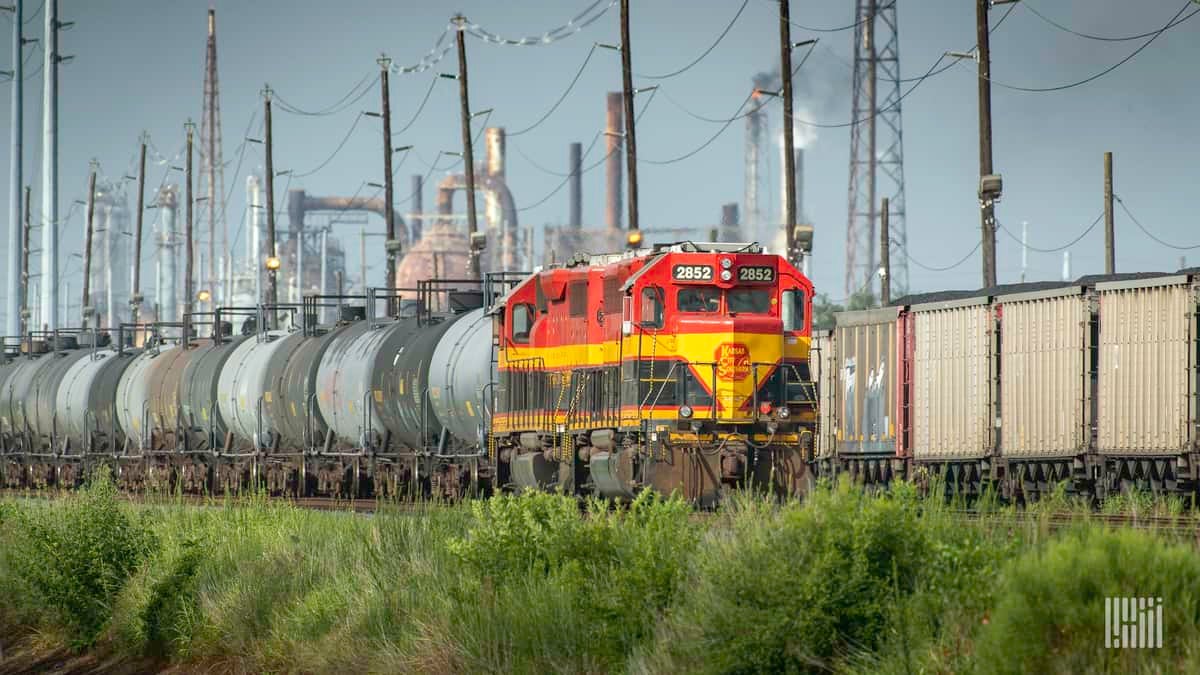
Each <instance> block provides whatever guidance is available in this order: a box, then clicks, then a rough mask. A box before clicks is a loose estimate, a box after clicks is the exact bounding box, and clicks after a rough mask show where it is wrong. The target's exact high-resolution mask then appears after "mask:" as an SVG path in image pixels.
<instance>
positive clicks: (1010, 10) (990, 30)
mask: <svg viewBox="0 0 1200 675" xmlns="http://www.w3.org/2000/svg"><path fill="white" fill-rule="evenodd" d="M1018 4H1020V3H1013V4H1011V5H1009V6H1008V9H1007V10H1005V11H1004V14H1002V15H1000V18H999V19H998V20H997V21H996V24H995V25H993V26H991V27H990V28H988V35H991V34H992V33H994V32H996V29H997V28H999V27H1000V26H1001V24H1003V23H1004V21H1005V19H1007V18H1008V17H1009V15H1011V14H1012V13H1013V10H1015V9H1016V8H1017V5H1018ZM978 48H979V43H975V44H974V45H971V48H970V49H967V50H966V51H968V52H970V51H974V50H975V49H978ZM943 58H945V55H944V54H943ZM938 60H939V61H941V59H938ZM956 65H958V62H957V60H955V61H952V62H950V63H947V64H946V65H945V66H943V67H942V68H941V69H939V70H936V71H932V72H928V73H926V74H924V75H921V76H920V77H902V78H900V79H898V80H890V81H892V82H896V83H899V84H908V83H909V82H916V81H923V80H927V79H929V78H931V77H936V76H938V75H941V74H942V73H944V72H946V71H947V70H950V69H951V68H953V67H954V66H956Z"/></svg>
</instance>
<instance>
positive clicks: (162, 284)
mask: <svg viewBox="0 0 1200 675" xmlns="http://www.w3.org/2000/svg"><path fill="white" fill-rule="evenodd" d="M178 194H179V188H177V187H176V186H174V185H167V186H166V187H164V188H163V189H161V190H159V192H158V198H157V199H156V201H157V202H158V212H159V213H160V214H162V229H161V230H160V231H159V238H158V247H159V249H158V279H157V282H158V283H157V284H156V285H155V292H156V293H157V294H158V319H159V321H178V320H179V290H178V288H179V287H178V286H177V281H178V279H179V265H178V262H179V251H178V242H179V235H178V229H177V228H178V224H177V216H178V207H179V196H178Z"/></svg>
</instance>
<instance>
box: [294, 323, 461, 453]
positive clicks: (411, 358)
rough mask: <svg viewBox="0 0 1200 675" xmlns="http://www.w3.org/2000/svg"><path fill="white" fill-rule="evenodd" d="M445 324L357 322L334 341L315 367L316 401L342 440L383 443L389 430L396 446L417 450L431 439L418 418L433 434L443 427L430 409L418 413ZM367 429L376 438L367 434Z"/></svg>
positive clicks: (434, 435) (330, 426)
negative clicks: (373, 324)
mask: <svg viewBox="0 0 1200 675" xmlns="http://www.w3.org/2000/svg"><path fill="white" fill-rule="evenodd" d="M449 325H450V322H448V321H439V322H434V323H429V322H425V323H421V322H418V321H417V320H416V319H414V318H402V319H398V320H395V321H389V322H387V323H385V324H383V325H377V326H375V327H371V326H370V325H369V324H368V323H367V322H360V323H357V324H355V325H354V326H352V327H351V328H349V329H347V330H346V331H344V332H343V333H341V334H340V335H339V336H338V337H337V338H335V339H334V340H333V342H332V343H331V344H330V345H329V348H328V350H327V351H326V353H325V357H324V358H323V359H322V360H321V365H320V368H319V369H318V370H317V392H318V396H317V403H318V406H319V407H320V411H321V415H322V417H323V418H324V421H325V423H326V424H327V425H328V426H329V428H330V429H332V430H333V432H334V435H335V436H336V437H337V439H338V440H339V441H340V442H341V443H342V444H344V445H350V446H354V447H359V446H361V445H362V444H363V441H364V440H369V441H371V442H372V443H381V442H383V441H384V439H386V438H387V436H388V432H389V431H390V432H391V434H392V437H393V439H394V440H395V441H396V443H397V444H398V445H401V446H404V447H407V448H409V449H414V448H420V447H423V446H424V444H425V443H426V442H430V440H431V439H427V438H422V433H421V432H422V421H424V423H425V429H426V430H427V431H428V433H429V434H430V436H432V437H433V438H436V435H437V434H438V433H439V432H440V431H441V425H440V424H439V423H438V421H437V417H436V416H435V415H434V414H433V411H432V409H429V408H428V407H425V409H424V411H422V405H421V399H422V398H423V397H425V392H426V389H427V388H428V386H427V385H428V383H427V377H428V372H429V371H428V363H429V362H430V360H431V359H432V358H433V351H434V349H435V347H436V346H437V341H438V339H439V338H440V337H441V335H442V334H443V333H444V332H445V331H446V329H447V328H448V327H449ZM364 404H365V405H366V406H367V409H366V410H365V411H364V409H363V406H364ZM368 429H369V430H370V432H371V434H373V435H374V438H371V439H367V438H365V436H366V434H364V431H365V430H368Z"/></svg>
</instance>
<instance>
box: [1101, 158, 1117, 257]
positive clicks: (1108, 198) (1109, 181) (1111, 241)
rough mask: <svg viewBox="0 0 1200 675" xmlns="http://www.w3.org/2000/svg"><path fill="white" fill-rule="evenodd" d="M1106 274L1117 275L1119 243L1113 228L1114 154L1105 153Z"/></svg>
mask: <svg viewBox="0 0 1200 675" xmlns="http://www.w3.org/2000/svg"><path fill="white" fill-rule="evenodd" d="M1104 273H1105V274H1116V273H1117V242H1116V232H1115V231H1114V227H1113V169H1112V153H1111V152H1106V153H1104Z"/></svg>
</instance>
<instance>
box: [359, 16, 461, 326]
mask: <svg viewBox="0 0 1200 675" xmlns="http://www.w3.org/2000/svg"><path fill="white" fill-rule="evenodd" d="M459 35H460V36H461V31H460V33H459ZM391 67H392V60H391V59H389V58H388V57H386V56H381V57H380V58H379V86H380V89H381V91H382V95H383V204H384V209H383V212H384V215H383V218H384V220H385V221H386V222H387V240H386V241H385V242H384V247H385V249H386V250H387V274H386V276H385V277H384V278H385V279H386V284H387V287H388V288H395V287H396V255H397V254H398V253H399V252H400V242H399V241H397V240H396V213H395V211H396V210H395V209H393V208H392V203H393V200H394V197H393V195H394V194H395V192H394V184H393V182H392V103H391V96H390V95H389V93H388V71H389V70H390V69H391ZM388 297H389V298H391V297H392V294H391V292H390V291H389V293H388ZM393 299H394V298H393ZM396 307H397V303H395V302H392V299H389V300H388V314H392V315H394V314H395V312H396Z"/></svg>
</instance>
